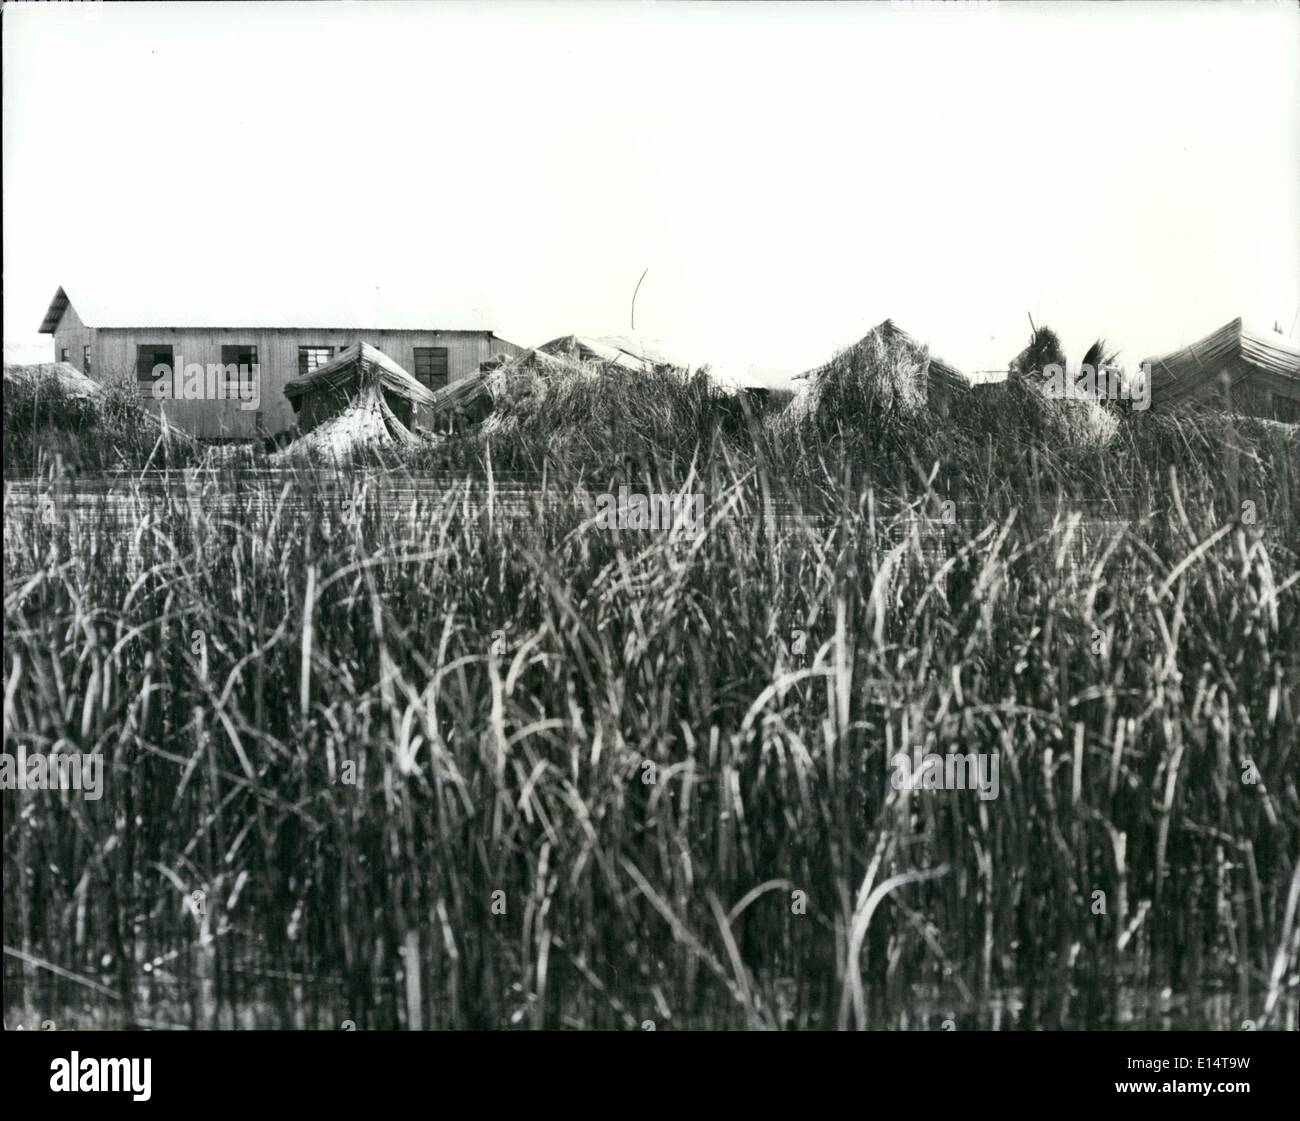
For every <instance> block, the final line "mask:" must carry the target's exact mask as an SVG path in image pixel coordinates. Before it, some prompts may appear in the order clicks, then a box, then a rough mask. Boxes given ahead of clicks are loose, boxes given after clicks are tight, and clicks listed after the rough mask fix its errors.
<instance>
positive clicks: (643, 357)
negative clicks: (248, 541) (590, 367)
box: [537, 335, 683, 373]
mask: <svg viewBox="0 0 1300 1121" xmlns="http://www.w3.org/2000/svg"><path fill="white" fill-rule="evenodd" d="M537 350H538V351H540V352H541V353H543V354H549V355H553V356H555V357H558V358H565V359H568V360H569V361H570V362H579V363H582V362H596V363H600V364H601V365H605V366H617V367H618V368H619V369H623V370H634V371H636V372H638V373H650V372H652V371H654V370H658V369H663V368H668V369H682V368H683V367H682V366H681V365H680V364H679V363H677V362H674V361H672V360H671V359H669V358H667V357H665V356H664V355H663V354H660V353H659V352H658V351H657V350H655V349H654V348H653V347H651V346H649V345H648V344H646V343H644V342H642V341H641V340H640V339H630V338H627V337H626V336H624V335H601V336H600V337H598V338H595V337H592V336H589V335H561V336H560V337H559V338H558V339H552V340H551V341H550V342H548V343H543V344H542V345H541V346H539V347H538V348H537Z"/></svg>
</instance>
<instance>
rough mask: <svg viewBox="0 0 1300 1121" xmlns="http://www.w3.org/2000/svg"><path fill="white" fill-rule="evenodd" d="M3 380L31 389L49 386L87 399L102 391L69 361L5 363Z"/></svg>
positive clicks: (70, 395) (65, 394)
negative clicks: (28, 364) (26, 363)
mask: <svg viewBox="0 0 1300 1121" xmlns="http://www.w3.org/2000/svg"><path fill="white" fill-rule="evenodd" d="M4 380H5V382H6V383H12V384H14V385H15V386H17V385H22V386H29V387H30V388H32V389H33V390H36V391H39V390H40V389H42V388H44V387H46V386H49V387H50V388H51V389H53V390H56V391H57V392H58V393H60V394H61V395H62V396H64V397H66V398H71V399H76V400H83V401H89V400H92V399H93V398H95V397H98V396H99V395H100V393H101V392H102V391H103V390H102V388H101V386H100V384H99V382H97V381H95V380H94V378H90V377H87V376H86V375H85V374H83V373H82V372H81V371H80V370H78V369H77V367H76V366H74V365H72V363H71V362H37V363H34V364H33V365H30V366H21V365H9V364H8V363H6V364H5V369H4Z"/></svg>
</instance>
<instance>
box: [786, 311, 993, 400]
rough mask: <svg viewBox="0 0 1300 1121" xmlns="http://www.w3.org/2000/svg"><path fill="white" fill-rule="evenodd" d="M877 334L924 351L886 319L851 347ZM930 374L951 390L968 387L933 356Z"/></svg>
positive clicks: (824, 365) (818, 370)
mask: <svg viewBox="0 0 1300 1121" xmlns="http://www.w3.org/2000/svg"><path fill="white" fill-rule="evenodd" d="M877 334H879V335H881V336H883V337H884V338H886V339H890V340H896V341H898V342H902V343H906V344H907V345H908V346H910V347H913V348H915V349H916V350H925V349H926V345H925V344H924V343H922V342H920V341H919V340H918V339H915V338H913V337H912V336H911V335H909V334H908V333H907V332H906V331H904V330H903V328H901V327H899V326H898V325H897V324H896V323H895V322H894V321H893V320H892V319H886V320H884V321H883V322H881V323H878V324H877V325H876V326H875V327H872V328H871V330H870V331H868V332H867V333H866V334H865V335H863V336H862V338H861V339H859V340H858V341H857V342H856V343H854V344H853V345H854V346H861V345H862V344H863V343H864V342H866V341H867V340H868V339H869V338H871V337H872V336H873V335H877ZM829 365H830V363H829V362H824V363H822V365H820V366H817V367H815V368H813V369H811V370H804V371H803V373H801V374H795V375H794V378H793V379H792V380H794V381H801V380H803V379H811V378H813V377H816V376H817V375H818V374H820V373H821V372H822V371H823V370H825V369H826V368H827V367H828V366H829ZM930 373H931V375H933V376H935V377H937V378H938V379H939V381H941V382H944V383H946V384H947V385H948V386H949V387H952V388H959V389H967V388H969V386H970V379H969V378H968V377H967V376H966V375H965V374H963V373H962V372H961V371H960V370H959V369H957V367H956V366H953V365H952V364H951V363H948V362H945V361H944V360H943V359H942V358H939V357H937V356H936V355H933V354H931V355H930Z"/></svg>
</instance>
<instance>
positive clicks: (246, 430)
mask: <svg viewBox="0 0 1300 1121" xmlns="http://www.w3.org/2000/svg"><path fill="white" fill-rule="evenodd" d="M74 318H75V312H74V311H73V309H72V308H71V307H69V308H68V309H67V311H65V312H64V315H63V319H62V321H60V324H59V326H58V328H57V330H56V332H55V340H56V347H57V346H68V347H69V357H70V358H71V357H72V356H73V355H74V354H75V355H77V356H80V354H81V350H80V347H81V345H82V343H81V342H80V341H77V342H76V343H75V345H76V348H77V349H76V350H75V351H74V350H73V349H72V347H73V343H61V342H59V339H60V337H61V336H63V335H64V332H65V327H64V324H65V323H68V324H70V321H71V320H73V319H74ZM75 322H76V328H73V327H72V326H71V325H70V326H69V328H68V337H69V338H73V336H74V333H75V330H76V329H80V330H81V331H86V329H85V328H84V327H81V324H80V320H75ZM87 333H88V335H89V336H90V337H88V338H87V339H86V340H85V341H91V338H93V340H94V341H93V350H92V362H93V366H94V374H95V376H96V377H102V376H104V375H105V374H115V373H121V374H123V375H125V376H127V377H129V378H134V377H135V366H136V348H137V347H138V346H140V345H142V344H161V345H164V346H166V345H170V346H171V347H172V354H173V355H174V357H175V361H176V363H177V364H178V365H180V364H181V363H184V364H185V365H189V364H190V363H199V364H201V365H202V366H203V367H204V368H205V370H206V367H207V366H208V365H209V364H217V363H220V362H221V348H222V346H231V345H235V344H240V345H244V346H255V347H257V357H258V366H259V368H260V369H259V373H260V379H259V382H260V403H259V407H258V408H257V409H248V408H243V407H241V406H244V405H246V404H248V403H249V402H244V401H239V400H237V399H234V398H230V399H227V400H191V401H186V400H165V401H152V399H150V402H151V407H152V408H153V409H154V411H161V412H165V413H166V416H167V419H168V421H169V422H170V423H172V424H174V425H176V427H178V428H181V429H183V430H184V431H186V432H189V433H191V434H192V435H195V436H198V437H200V438H203V439H253V438H259V437H264V436H269V435H274V434H276V433H279V432H283V431H285V430H286V429H288V428H291V427H292V426H293V424H294V422H295V417H294V412H293V407H292V406H291V405H290V404H289V401H288V399H287V398H286V397H285V396H284V386H285V384H286V383H287V382H288V381H290V380H291V379H293V378H296V377H297V376H298V348H299V347H300V346H332V347H333V348H334V353H335V354H336V355H337V354H338V352H339V351H340V350H341V349H342V348H344V347H346V346H350V345H352V343H354V342H356V341H357V340H358V339H360V340H361V341H363V342H367V343H369V344H370V345H371V346H373V347H375V348H376V349H378V350H381V351H383V353H384V354H386V355H388V357H390V358H392V359H393V360H395V361H396V362H397V363H398V365H400V366H401V367H402V368H403V369H405V370H406V371H408V372H409V373H411V374H412V375H414V372H415V348H416V347H417V346H438V347H446V348H447V351H448V354H447V367H448V380H449V381H459V380H460V379H461V378H466V377H469V376H471V375H472V374H475V373H477V372H478V367H479V363H481V362H482V361H484V360H485V359H487V358H488V357H490V356H491V355H493V354H497V353H500V352H502V351H506V352H509V353H517V352H519V351H520V350H521V349H522V348H520V347H517V346H515V345H514V344H512V343H508V342H506V341H505V340H504V339H500V338H497V337H496V336H495V335H492V334H490V333H489V332H485V331H348V330H320V331H312V330H304V329H299V328H294V329H284V328H281V329H271V330H268V329H256V330H241V329H240V328H233V327H232V328H229V329H209V328H205V329H199V330H196V329H175V328H153V327H151V328H118V327H114V328H99V329H98V330H97V331H89V332H87ZM76 338H77V339H80V335H76ZM57 353H58V352H57V350H56V356H57ZM74 365H76V366H77V367H78V368H80V365H81V364H80V361H77V362H75V363H74ZM418 423H420V422H419V421H417V424H418Z"/></svg>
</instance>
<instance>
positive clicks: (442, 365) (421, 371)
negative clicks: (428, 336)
mask: <svg viewBox="0 0 1300 1121" xmlns="http://www.w3.org/2000/svg"><path fill="white" fill-rule="evenodd" d="M415 380H416V381H418V382H419V383H420V384H421V385H423V386H425V387H427V388H428V389H432V390H434V391H435V392H436V391H437V390H439V389H441V388H442V387H443V386H445V385H446V384H447V348H446V347H445V346H417V347H416V348H415Z"/></svg>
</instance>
